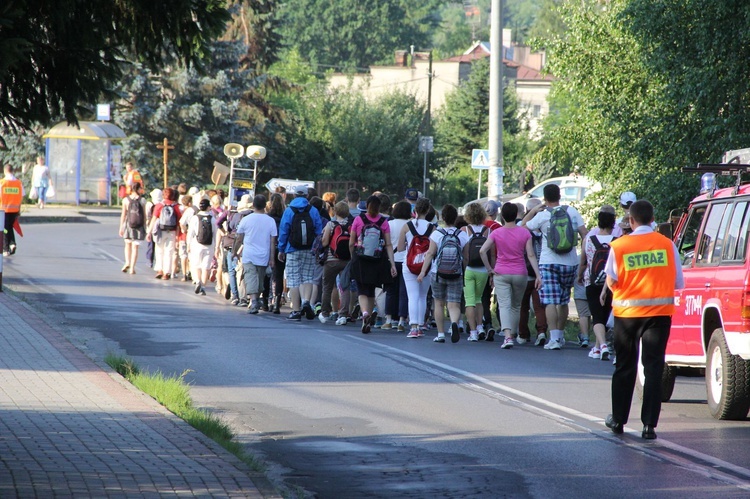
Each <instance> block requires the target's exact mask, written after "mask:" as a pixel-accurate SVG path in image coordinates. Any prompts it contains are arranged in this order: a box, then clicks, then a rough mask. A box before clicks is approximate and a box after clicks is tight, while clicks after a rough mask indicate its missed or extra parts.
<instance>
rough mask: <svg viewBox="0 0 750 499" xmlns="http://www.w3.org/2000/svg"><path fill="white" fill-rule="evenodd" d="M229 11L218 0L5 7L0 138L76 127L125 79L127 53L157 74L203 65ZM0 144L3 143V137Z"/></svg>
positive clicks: (0, 38)
mask: <svg viewBox="0 0 750 499" xmlns="http://www.w3.org/2000/svg"><path fill="white" fill-rule="evenodd" d="M228 18H229V14H228V12H227V10H226V9H225V8H224V1H223V0H190V1H186V0H164V1H161V2H136V1H133V0H123V1H118V2H79V1H76V0H59V1H57V2H43V1H40V0H28V1H23V2H22V1H10V2H5V3H4V4H3V7H2V8H0V53H2V54H3V57H2V60H0V125H1V126H2V130H3V133H7V132H8V131H12V130H16V129H18V128H28V127H30V126H32V124H33V123H34V122H39V123H41V124H43V125H47V124H49V123H50V122H51V120H52V119H53V118H55V117H57V116H58V115H60V114H62V115H63V116H64V118H65V119H66V120H68V121H69V122H76V120H77V118H78V116H80V115H81V113H85V112H86V109H85V106H90V105H91V104H92V103H95V102H97V101H98V100H99V98H100V95H101V94H102V93H107V92H108V91H109V89H110V88H111V87H112V86H113V85H114V84H115V83H116V82H117V81H119V80H120V79H121V78H122V76H123V71H124V68H125V61H126V57H125V56H126V54H130V55H131V56H132V57H135V58H136V60H137V61H138V62H140V63H142V64H144V65H145V66H146V67H149V68H152V69H155V68H158V67H161V66H163V65H164V64H165V63H167V62H169V61H171V60H172V59H173V58H174V59H176V60H178V61H180V62H182V63H185V64H187V65H190V66H195V67H200V65H201V63H202V60H203V58H204V57H205V56H206V55H207V44H208V42H209V41H210V40H211V39H212V38H214V37H215V36H218V35H219V34H221V33H222V32H223V30H224V24H225V22H226V21H227V20H228ZM0 140H1V139H0Z"/></svg>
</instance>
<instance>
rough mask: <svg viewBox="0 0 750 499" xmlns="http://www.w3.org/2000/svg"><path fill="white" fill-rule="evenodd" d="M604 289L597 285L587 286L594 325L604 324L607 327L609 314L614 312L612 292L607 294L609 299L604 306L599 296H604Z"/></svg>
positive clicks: (587, 296) (587, 297)
mask: <svg viewBox="0 0 750 499" xmlns="http://www.w3.org/2000/svg"><path fill="white" fill-rule="evenodd" d="M603 287H604V286H597V285H595V284H591V285H589V286H586V301H587V302H588V303H589V310H590V311H591V317H592V324H604V325H605V326H606V325H607V320H608V319H609V314H610V313H611V312H612V292H611V291H609V292H607V299H606V300H605V301H604V305H602V304H601V302H600V301H599V296H600V295H601V294H602V288H603Z"/></svg>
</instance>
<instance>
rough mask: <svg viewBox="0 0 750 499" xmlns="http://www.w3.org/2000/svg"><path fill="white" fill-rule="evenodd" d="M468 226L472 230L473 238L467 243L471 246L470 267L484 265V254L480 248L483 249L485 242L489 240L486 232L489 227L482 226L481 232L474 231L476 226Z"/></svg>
mask: <svg viewBox="0 0 750 499" xmlns="http://www.w3.org/2000/svg"><path fill="white" fill-rule="evenodd" d="M468 227H469V230H470V231H471V238H470V239H469V242H468V243H467V245H468V246H469V259H468V263H467V265H468V266H469V267H484V262H483V261H482V256H481V255H480V254H479V250H480V249H482V246H483V245H484V243H486V242H487V236H486V233H487V230H488V227H482V230H481V231H479V232H474V228H473V227H472V226H471V225H469V226H468Z"/></svg>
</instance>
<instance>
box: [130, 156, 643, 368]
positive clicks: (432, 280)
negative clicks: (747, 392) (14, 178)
mask: <svg viewBox="0 0 750 499" xmlns="http://www.w3.org/2000/svg"><path fill="white" fill-rule="evenodd" d="M126 186H127V191H126V194H127V195H126V196H125V197H124V198H123V203H122V213H121V218H120V236H121V237H122V238H123V239H124V242H125V265H124V267H123V268H122V272H126V273H130V274H135V273H136V263H137V261H138V257H139V249H140V247H141V246H145V258H146V259H147V260H148V263H149V264H150V266H151V267H152V269H153V272H154V274H153V275H154V277H155V278H156V279H161V280H163V281H164V280H170V279H181V280H182V281H187V282H191V283H192V284H191V285H192V287H193V289H194V291H195V294H196V295H199V296H205V295H206V288H207V287H209V288H210V287H211V285H214V286H215V290H216V291H217V292H218V293H219V294H221V295H223V296H224V297H225V298H226V299H227V300H228V302H229V303H231V305H235V306H239V307H246V308H247V313H249V314H258V313H260V312H268V313H273V314H280V313H281V309H282V306H286V305H288V306H289V308H290V309H291V312H290V313H289V315H288V317H287V319H288V320H289V321H301V320H302V319H303V318H305V319H307V320H311V321H312V320H315V319H318V320H319V321H320V322H321V323H323V324H332V325H336V326H346V325H348V324H351V323H354V324H356V325H357V326H358V327H359V328H360V330H361V332H362V333H370V332H371V331H373V330H375V329H380V330H381V331H393V332H403V334H405V336H406V337H407V338H412V339H418V338H421V337H422V336H424V335H425V334H426V332H427V331H428V330H430V329H433V328H434V329H435V330H436V334H435V336H434V338H433V341H435V342H437V343H445V342H446V340H450V341H451V342H453V343H456V342H458V341H459V340H460V338H461V336H462V334H463V335H464V336H467V339H468V341H470V342H475V341H495V340H496V339H497V341H498V342H499V344H500V347H501V348H503V349H509V348H512V347H513V346H514V345H519V344H524V343H527V342H531V341H533V342H534V344H535V345H536V346H540V347H544V348H545V349H547V350H559V349H561V348H562V347H563V345H564V344H565V338H564V331H565V325H566V322H567V319H568V304H569V303H570V301H571V292H573V293H574V294H573V299H574V301H575V305H576V309H577V313H578V316H579V326H580V333H579V334H578V341H577V342H576V343H577V345H579V346H581V347H588V346H589V328H590V327H591V326H593V332H594V336H595V341H594V345H593V346H592V348H591V350H590V352H589V357H591V358H594V359H601V360H609V359H610V358H611V356H613V354H614V352H613V351H612V345H611V342H609V343H608V341H607V333H608V330H609V329H611V322H612V318H611V310H612V304H611V297H612V295H611V292H610V291H609V290H608V289H607V286H606V283H605V282H604V279H603V277H602V276H603V265H604V262H606V257H607V254H608V251H609V243H610V242H611V241H612V240H613V239H615V238H617V237H618V236H619V235H622V233H623V227H624V225H623V223H622V220H623V219H624V220H625V221H627V216H625V217H622V218H620V219H619V220H618V219H617V216H616V210H615V209H614V208H613V207H611V206H603V207H602V208H601V210H600V212H599V213H598V216H597V226H596V227H595V228H593V230H591V231H590V232H589V231H588V230H587V228H586V226H585V224H584V221H583V219H582V217H581V215H580V213H579V212H578V211H577V210H576V209H575V208H574V207H572V206H561V205H560V190H559V187H558V186H556V185H550V186H547V188H545V191H544V199H537V198H531V199H529V200H528V201H527V203H526V205H525V206H524V205H521V204H513V203H505V204H502V205H500V204H499V203H497V202H495V201H488V202H486V203H478V202H474V203H470V204H469V205H467V206H466V208H465V210H464V213H463V215H461V216H459V214H458V210H457V208H456V207H455V206H453V205H451V204H446V205H445V206H443V207H442V209H441V211H440V213H437V212H436V210H435V208H434V207H433V206H432V204H431V202H430V200H429V199H427V198H425V197H422V196H421V194H420V193H419V192H418V191H417V190H416V189H413V188H410V189H407V191H406V193H405V196H404V198H403V199H400V200H397V201H396V202H393V201H394V200H392V199H391V198H390V197H389V196H388V195H386V194H383V193H378V192H376V193H373V194H372V195H370V196H369V197H368V198H367V199H366V200H361V199H360V191H359V190H357V189H350V190H349V191H347V193H346V197H345V199H343V200H338V199H337V196H336V194H335V193H332V192H326V193H324V194H323V195H322V196H318V194H317V192H316V191H315V190H314V189H312V188H310V187H307V186H300V187H298V188H296V189H295V192H293V193H288V192H285V191H284V190H283V189H280V190H279V192H274V193H272V194H270V197H269V198H266V196H263V195H256V196H255V197H254V198H252V199H251V198H250V197H249V196H248V195H245V196H243V197H242V198H241V199H240V200H239V202H238V204H237V206H236V208H235V207H229V203H228V201H227V200H226V199H225V193H224V192H223V191H221V190H206V191H204V190H199V189H198V188H197V187H191V188H188V186H187V185H185V184H180V185H179V186H174V187H169V188H166V189H164V190H160V189H153V190H152V191H151V192H150V195H149V196H148V198H147V197H146V194H145V192H144V186H143V183H142V181H141V179H140V176H139V175H137V172H136V173H135V174H133V171H132V168H129V169H128V176H127V178H126ZM620 200H621V205H622V209H623V210H624V213H625V214H627V210H628V208H629V206H630V204H632V202H634V201H635V196H634V195H633V194H632V193H630V192H626V193H623V195H622V196H621V199H620ZM579 238H580V240H581V241H583V242H582V244H580V246H579V245H578V240H579ZM602 259H603V260H602ZM532 313H533V316H534V318H535V320H534V321H533V326H530V323H531V321H530V318H531V316H532ZM532 327H533V329H534V330H535V331H534V332H535V334H534V337H532V332H531V329H532ZM496 336H497V338H496Z"/></svg>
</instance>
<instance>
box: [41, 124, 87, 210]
mask: <svg viewBox="0 0 750 499" xmlns="http://www.w3.org/2000/svg"><path fill="white" fill-rule="evenodd" d="M79 143H80V141H79V140H69V139H50V140H49V164H48V165H47V166H49V173H50V178H51V179H52V184H53V185H54V186H55V199H54V202H56V203H75V202H76V185H77V184H76V180H77V177H78V144H79Z"/></svg>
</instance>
